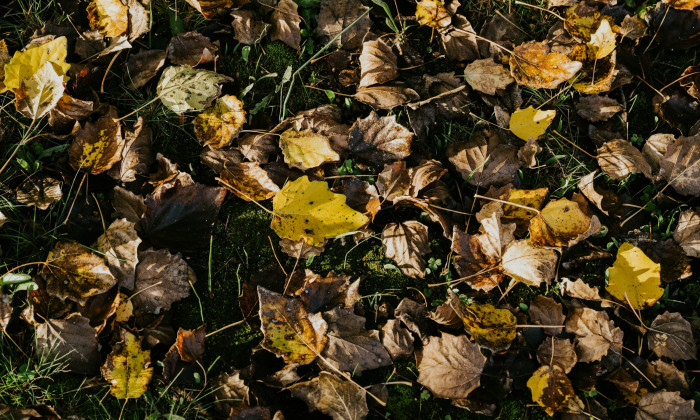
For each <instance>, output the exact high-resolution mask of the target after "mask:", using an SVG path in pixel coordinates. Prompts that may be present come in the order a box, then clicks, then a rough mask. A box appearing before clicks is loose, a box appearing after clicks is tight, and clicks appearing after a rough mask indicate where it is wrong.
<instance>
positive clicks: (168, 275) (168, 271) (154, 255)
mask: <svg viewBox="0 0 700 420" xmlns="http://www.w3.org/2000/svg"><path fill="white" fill-rule="evenodd" d="M196 282H197V276H196V275H195V273H194V270H193V269H192V268H191V267H190V266H189V265H187V263H186V262H185V260H184V259H182V257H181V256H180V255H179V254H176V255H173V254H171V253H170V252H169V251H168V250H167V249H159V250H154V249H152V248H151V249H147V250H145V251H143V252H140V253H139V263H138V265H137V266H136V282H135V284H134V293H133V295H132V298H131V300H132V301H133V302H134V306H135V307H136V309H137V310H139V311H141V312H146V313H152V314H160V313H162V312H164V311H167V310H169V309H170V306H171V305H172V304H173V303H175V302H177V301H179V300H181V299H184V298H186V297H187V296H189V295H190V289H191V288H192V285H193V284H195V283H196Z"/></svg>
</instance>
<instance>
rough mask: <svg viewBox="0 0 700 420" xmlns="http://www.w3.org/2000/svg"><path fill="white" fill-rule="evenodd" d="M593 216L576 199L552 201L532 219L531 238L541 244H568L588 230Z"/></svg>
mask: <svg viewBox="0 0 700 420" xmlns="http://www.w3.org/2000/svg"><path fill="white" fill-rule="evenodd" d="M590 226H591V217H589V216H588V215H587V214H586V213H584V212H583V210H581V207H580V206H579V204H578V203H577V202H575V201H571V200H567V199H566V198H562V199H560V200H556V201H550V202H549V203H547V205H546V206H545V207H544V209H542V211H541V212H540V214H538V215H537V216H536V217H533V218H532V219H530V238H531V239H532V242H533V243H534V244H535V245H539V246H567V245H568V244H569V241H570V240H572V239H575V238H576V237H578V236H579V235H582V234H584V233H585V232H587V231H588V229H589V228H590Z"/></svg>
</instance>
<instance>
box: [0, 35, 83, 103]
mask: <svg viewBox="0 0 700 420" xmlns="http://www.w3.org/2000/svg"><path fill="white" fill-rule="evenodd" d="M67 45H68V41H67V40H66V37H65V36H61V37H58V38H56V39H54V40H53V41H50V42H47V43H46V44H41V45H34V46H31V47H29V48H27V50H26V51H24V52H20V51H15V54H14V55H13V56H12V59H11V60H10V62H9V63H7V64H6V65H5V88H4V90H2V92H5V91H8V90H12V91H14V90H15V89H17V88H19V87H21V84H22V79H27V78H30V77H32V76H33V75H34V73H36V72H37V70H39V69H40V68H41V66H43V65H44V63H46V62H47V61H49V62H51V63H52V64H53V65H54V68H55V69H56V73H58V74H59V76H61V77H63V81H64V82H67V81H68V79H69V78H68V76H66V73H67V72H68V69H70V64H67V63H66V55H67V54H68V53H67V50H66V48H67ZM2 92H0V93H2Z"/></svg>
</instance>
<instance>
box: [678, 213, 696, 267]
mask: <svg viewBox="0 0 700 420" xmlns="http://www.w3.org/2000/svg"><path fill="white" fill-rule="evenodd" d="M673 239H674V240H675V241H676V243H678V245H680V246H681V248H683V251H684V252H685V254H686V255H687V256H689V257H694V258H700V214H698V213H697V212H695V211H693V210H686V211H684V212H683V213H681V215H680V217H679V219H678V225H677V226H676V230H675V231H674V232H673Z"/></svg>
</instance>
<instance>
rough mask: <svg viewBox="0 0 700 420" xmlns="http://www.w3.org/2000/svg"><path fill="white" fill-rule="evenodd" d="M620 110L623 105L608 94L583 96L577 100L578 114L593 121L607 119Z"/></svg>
mask: <svg viewBox="0 0 700 420" xmlns="http://www.w3.org/2000/svg"><path fill="white" fill-rule="evenodd" d="M620 111H622V105H620V103H619V102H617V101H616V100H615V99H613V98H609V97H607V96H600V95H588V96H582V97H580V98H579V99H578V101H577V102H576V112H578V115H580V116H581V117H582V118H585V119H587V120H588V121H592V122H600V121H607V120H609V119H610V118H612V117H613V116H614V115H615V114H617V113H618V112H620Z"/></svg>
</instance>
